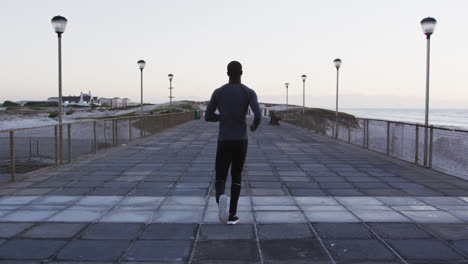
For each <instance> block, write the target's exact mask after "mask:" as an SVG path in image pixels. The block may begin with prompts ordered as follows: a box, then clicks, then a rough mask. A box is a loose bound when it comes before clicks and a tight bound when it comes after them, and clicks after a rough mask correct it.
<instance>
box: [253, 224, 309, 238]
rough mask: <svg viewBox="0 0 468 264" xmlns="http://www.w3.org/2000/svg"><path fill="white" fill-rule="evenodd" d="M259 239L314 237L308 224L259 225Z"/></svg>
mask: <svg viewBox="0 0 468 264" xmlns="http://www.w3.org/2000/svg"><path fill="white" fill-rule="evenodd" d="M257 228H258V238H259V239H294V238H310V237H314V234H313V233H312V231H311V229H310V227H309V225H308V224H289V223H288V224H261V225H258V226H257Z"/></svg>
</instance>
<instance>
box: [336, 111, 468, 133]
mask: <svg viewBox="0 0 468 264" xmlns="http://www.w3.org/2000/svg"><path fill="white" fill-rule="evenodd" d="M339 111H340V112H345V113H348V114H352V115H354V116H356V117H360V118H371V119H382V120H392V121H403V122H410V123H419V124H424V109H396V108H395V109H389V108H343V109H339ZM429 124H430V125H434V126H443V127H448V128H458V129H463V130H468V109H430V111H429Z"/></svg>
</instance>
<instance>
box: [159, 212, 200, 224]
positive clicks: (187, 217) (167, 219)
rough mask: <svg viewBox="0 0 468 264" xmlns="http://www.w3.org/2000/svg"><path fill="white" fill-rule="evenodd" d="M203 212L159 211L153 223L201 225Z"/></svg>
mask: <svg viewBox="0 0 468 264" xmlns="http://www.w3.org/2000/svg"><path fill="white" fill-rule="evenodd" d="M202 218H203V211H158V212H157V213H156V214H155V215H154V217H153V220H152V222H153V223H200V222H201V221H202Z"/></svg>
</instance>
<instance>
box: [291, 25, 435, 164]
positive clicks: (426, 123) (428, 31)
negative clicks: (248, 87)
mask: <svg viewBox="0 0 468 264" xmlns="http://www.w3.org/2000/svg"><path fill="white" fill-rule="evenodd" d="M436 25H437V20H435V19H434V18H433V17H426V18H424V19H423V20H421V27H422V29H423V32H424V34H425V35H426V39H427V55H426V105H425V117H424V126H425V132H424V165H425V166H427V154H428V153H427V144H428V126H429V62H430V39H431V35H432V33H434V29H435V27H436ZM333 63H334V64H335V67H336V110H335V122H334V135H333V136H334V137H335V138H337V137H338V83H339V69H340V67H341V63H342V61H341V59H335V60H334V61H333ZM301 78H302V83H303V92H302V113H303V114H304V111H305V81H306V78H307V76H306V75H302V76H301ZM284 85H285V86H286V107H288V87H289V83H285V84H284Z"/></svg>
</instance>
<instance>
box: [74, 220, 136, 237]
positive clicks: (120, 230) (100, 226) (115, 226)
mask: <svg viewBox="0 0 468 264" xmlns="http://www.w3.org/2000/svg"><path fill="white" fill-rule="evenodd" d="M142 228H143V224H129V223H97V224H94V225H92V226H90V227H89V228H87V229H86V231H85V232H84V233H83V234H82V235H81V238H82V239H125V240H132V239H135V238H136V237H137V235H138V233H139V232H140V231H141V229H142Z"/></svg>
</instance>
